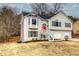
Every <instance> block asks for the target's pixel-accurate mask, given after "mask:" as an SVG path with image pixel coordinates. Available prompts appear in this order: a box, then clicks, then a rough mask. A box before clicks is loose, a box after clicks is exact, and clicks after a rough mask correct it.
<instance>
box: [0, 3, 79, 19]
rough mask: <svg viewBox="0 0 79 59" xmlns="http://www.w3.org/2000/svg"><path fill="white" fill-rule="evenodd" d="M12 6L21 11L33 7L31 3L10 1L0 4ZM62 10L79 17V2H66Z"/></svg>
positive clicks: (29, 9)
mask: <svg viewBox="0 0 79 59" xmlns="http://www.w3.org/2000/svg"><path fill="white" fill-rule="evenodd" d="M3 5H4V6H5V5H8V6H11V7H13V8H15V7H16V8H17V9H18V10H20V11H19V12H21V11H31V10H32V9H31V7H30V4H29V3H16V4H15V3H12V4H11V3H9V4H0V6H3ZM62 10H63V11H64V13H65V14H66V15H68V16H73V17H78V18H79V4H78V3H66V4H64V6H63V8H62Z"/></svg>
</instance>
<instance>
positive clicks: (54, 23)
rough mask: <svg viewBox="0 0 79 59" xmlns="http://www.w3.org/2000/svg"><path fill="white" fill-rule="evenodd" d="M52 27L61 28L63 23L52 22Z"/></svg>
mask: <svg viewBox="0 0 79 59" xmlns="http://www.w3.org/2000/svg"><path fill="white" fill-rule="evenodd" d="M52 26H57V27H60V26H61V22H58V21H52Z"/></svg>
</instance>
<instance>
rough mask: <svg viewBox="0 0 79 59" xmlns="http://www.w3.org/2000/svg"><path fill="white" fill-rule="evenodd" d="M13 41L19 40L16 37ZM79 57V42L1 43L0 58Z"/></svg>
mask: <svg viewBox="0 0 79 59" xmlns="http://www.w3.org/2000/svg"><path fill="white" fill-rule="evenodd" d="M12 39H14V40H15V39H19V37H15V38H12ZM29 55H31V56H79V42H74V41H63V40H62V41H31V42H29V43H21V44H19V43H16V42H11V43H1V44H0V56H29Z"/></svg>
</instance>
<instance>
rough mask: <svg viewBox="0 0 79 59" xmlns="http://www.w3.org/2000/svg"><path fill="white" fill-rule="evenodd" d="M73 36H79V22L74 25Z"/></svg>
mask: <svg viewBox="0 0 79 59" xmlns="http://www.w3.org/2000/svg"><path fill="white" fill-rule="evenodd" d="M73 34H74V35H75V34H78V35H79V20H77V21H75V22H74V23H73Z"/></svg>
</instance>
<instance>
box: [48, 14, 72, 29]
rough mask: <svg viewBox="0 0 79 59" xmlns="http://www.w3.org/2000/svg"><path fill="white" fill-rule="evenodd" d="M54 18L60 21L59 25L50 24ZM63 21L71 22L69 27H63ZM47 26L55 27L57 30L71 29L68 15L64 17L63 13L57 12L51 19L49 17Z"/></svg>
mask: <svg viewBox="0 0 79 59" xmlns="http://www.w3.org/2000/svg"><path fill="white" fill-rule="evenodd" d="M56 20H57V21H59V22H61V27H55V26H52V21H56ZM65 23H71V28H67V27H65ZM49 28H50V29H57V30H72V21H71V20H70V19H69V18H68V17H66V16H65V15H64V14H62V13H59V14H57V15H55V16H54V17H52V18H51V19H49Z"/></svg>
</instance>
